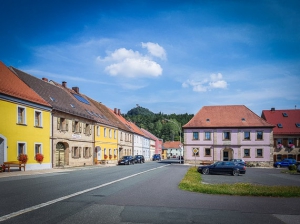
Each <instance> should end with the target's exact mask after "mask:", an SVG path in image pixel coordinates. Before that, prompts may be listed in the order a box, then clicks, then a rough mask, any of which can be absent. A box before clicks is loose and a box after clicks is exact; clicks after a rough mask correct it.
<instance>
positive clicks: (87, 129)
mask: <svg viewBox="0 0 300 224" xmlns="http://www.w3.org/2000/svg"><path fill="white" fill-rule="evenodd" d="M83 133H84V134H85V135H91V134H92V125H90V124H85V128H84V130H83Z"/></svg>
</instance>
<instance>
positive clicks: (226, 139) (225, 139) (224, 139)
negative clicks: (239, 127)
mask: <svg viewBox="0 0 300 224" xmlns="http://www.w3.org/2000/svg"><path fill="white" fill-rule="evenodd" d="M225 133H229V139H228V138H225ZM223 141H231V131H223Z"/></svg>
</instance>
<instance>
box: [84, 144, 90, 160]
mask: <svg viewBox="0 0 300 224" xmlns="http://www.w3.org/2000/svg"><path fill="white" fill-rule="evenodd" d="M89 157H91V148H90V147H83V158H89Z"/></svg>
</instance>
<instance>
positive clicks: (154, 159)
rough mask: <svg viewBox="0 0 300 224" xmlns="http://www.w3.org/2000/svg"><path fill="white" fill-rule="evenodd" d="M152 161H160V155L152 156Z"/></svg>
mask: <svg viewBox="0 0 300 224" xmlns="http://www.w3.org/2000/svg"><path fill="white" fill-rule="evenodd" d="M152 160H153V161H160V160H161V157H160V154H154V155H153V157H152Z"/></svg>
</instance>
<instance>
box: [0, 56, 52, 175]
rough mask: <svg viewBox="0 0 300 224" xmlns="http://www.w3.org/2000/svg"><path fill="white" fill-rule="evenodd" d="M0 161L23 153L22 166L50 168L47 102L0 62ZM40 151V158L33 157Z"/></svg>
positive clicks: (49, 110) (49, 128) (49, 111)
mask: <svg viewBox="0 0 300 224" xmlns="http://www.w3.org/2000/svg"><path fill="white" fill-rule="evenodd" d="M0 83H1V85H0V164H3V162H9V161H17V160H18V156H19V155H20V154H26V155H27V157H28V161H27V163H26V170H38V169H49V168H52V153H51V149H52V148H51V143H50V134H51V105H50V104H48V103H47V102H46V101H45V100H44V99H42V98H41V97H40V96H39V95H38V94H36V93H35V92H34V91H33V90H32V89H30V88H29V87H28V86H27V85H26V84H25V83H24V82H22V81H21V80H20V79H19V78H18V77H17V76H16V75H15V74H14V73H13V72H12V71H11V70H10V69H9V68H8V67H6V66H5V65H4V64H3V63H2V62H0ZM37 154H42V155H43V157H44V158H43V161H42V162H41V163H39V162H38V161H36V157H35V156H36V155H37Z"/></svg>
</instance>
